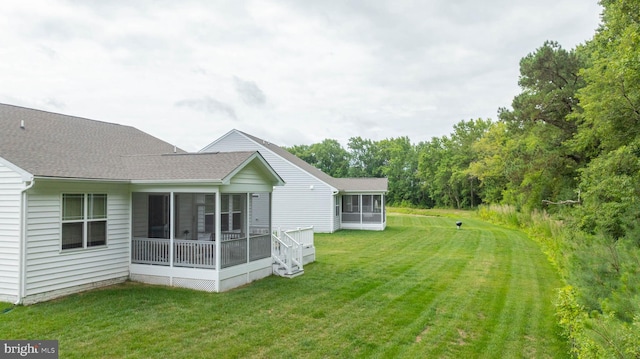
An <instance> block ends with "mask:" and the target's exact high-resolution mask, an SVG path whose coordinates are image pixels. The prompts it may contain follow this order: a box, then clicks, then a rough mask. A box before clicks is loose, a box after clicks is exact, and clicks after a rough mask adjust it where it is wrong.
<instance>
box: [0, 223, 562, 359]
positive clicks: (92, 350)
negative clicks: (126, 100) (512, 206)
mask: <svg viewBox="0 0 640 359" xmlns="http://www.w3.org/2000/svg"><path fill="white" fill-rule="evenodd" d="M420 214H427V216H425V215H418V214H390V215H389V226H388V228H387V230H386V231H383V232H362V231H341V232H338V233H335V234H323V235H316V246H317V261H316V262H315V263H314V264H311V265H308V266H306V267H305V274H304V275H303V276H300V277H297V278H294V279H284V278H278V277H270V278H266V279H264V280H260V281H257V282H254V283H252V284H250V285H248V286H246V287H243V288H239V289H236V290H233V291H231V292H227V293H221V294H208V293H202V292H197V291H191V290H184V289H175V288H165V287H156V286H148V285H142V284H136V283H125V284H123V285H118V286H114V287H109V288H106V289H101V290H94V291H91V292H86V293H82V294H77V295H72V296H69V297H66V298H63V299H60V300H56V301H52V302H48V303H40V304H37V305H33V306H28V307H16V308H14V309H13V310H10V311H7V312H6V313H4V314H0V333H1V334H0V338H2V339H58V340H59V342H60V357H61V358H150V357H164V358H185V357H188V358H210V357H221V358H237V357H243V358H267V357H269V358H272V357H277V358H331V357H334V358H343V357H366V358H369V357H379V358H431V357H438V358H459V357H474V358H497V357H501V358H507V357H511V358H513V357H536V358H545V357H547V358H559V357H566V356H567V353H568V350H569V348H568V346H567V344H566V343H565V342H563V340H562V339H561V337H560V335H559V328H558V327H557V326H556V324H555V320H554V314H553V313H554V309H553V306H552V298H553V297H554V296H555V293H556V288H558V287H560V286H561V282H560V280H559V278H558V275H557V274H556V272H555V271H554V269H553V268H552V266H551V265H550V264H549V262H548V261H547V260H546V258H545V256H544V255H543V254H542V253H541V251H540V250H539V249H538V247H537V245H536V244H535V243H533V242H532V241H530V240H529V239H528V238H526V236H525V235H523V234H522V233H521V232H518V231H515V230H511V229H506V228H504V227H497V226H493V225H489V224H487V223H486V222H482V221H479V220H476V219H473V218H472V217H470V214H469V213H468V212H466V213H461V212H446V213H445V212H443V213H438V214H434V213H433V212H421V213H420ZM451 216H453V217H455V218H462V217H464V220H463V222H464V224H463V226H462V229H460V230H457V229H456V226H455V219H454V218H452V217H451ZM7 307H8V306H5V307H1V306H0V309H4V308H7Z"/></svg>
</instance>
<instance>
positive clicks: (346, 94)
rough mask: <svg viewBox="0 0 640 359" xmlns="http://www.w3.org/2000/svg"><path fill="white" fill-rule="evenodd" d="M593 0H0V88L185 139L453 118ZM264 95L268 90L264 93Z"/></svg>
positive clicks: (444, 126)
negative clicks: (0, 8)
mask: <svg viewBox="0 0 640 359" xmlns="http://www.w3.org/2000/svg"><path fill="white" fill-rule="evenodd" d="M599 11H600V8H599V6H598V5H597V3H596V1H595V0H593V1H591V2H587V1H584V0H527V1H517V2H513V1H507V0H492V1H485V2H478V1H471V0H465V1H448V0H432V1H422V2H414V1H403V0H379V1H367V2H356V1H312V2H307V1H305V2H301V1H293V0H282V1H257V0H254V1H252V0H248V1H237V2H236V1H233V2H211V1H198V0H186V1H180V2H173V1H146V0H140V1H135V2H130V1H129V2H119V1H116V2H114V1H98V0H95V1H85V0H82V1H79V0H69V1H65V0H57V1H45V0H9V1H7V2H3V11H2V12H1V13H0V43H2V44H3V46H2V47H1V48H0V57H1V58H2V61H0V83H2V87H0V101H2V102H8V103H12V104H17V105H23V106H31V107H36V108H41V109H45V110H51V111H58V112H60V111H64V113H68V114H71V115H77V116H83V117H88V118H93V119H98V120H103V121H111V122H117V123H122V124H127V125H132V126H135V127H138V128H140V129H141V130H143V131H147V132H149V133H151V134H153V135H155V136H157V137H159V138H162V139H165V140H167V141H169V142H172V143H175V144H177V145H178V146H181V147H184V148H185V149H188V150H198V149H199V148H200V147H203V146H204V145H206V144H208V143H209V142H211V141H212V140H214V139H215V138H217V137H218V136H220V135H222V134H224V133H226V132H228V131H229V130H230V129H231V128H233V127H237V128H239V129H241V130H244V131H247V132H249V133H253V134H255V135H257V136H259V137H264V138H265V139H267V140H270V141H272V142H274V143H278V144H281V145H287V146H290V145H293V144H301V143H307V144H309V143H313V142H320V141H321V140H322V139H324V138H334V139H338V140H339V141H340V142H342V143H343V144H346V142H347V140H348V138H350V137H355V136H361V137H363V138H370V139H373V140H378V139H383V138H386V137H397V136H409V137H410V138H411V139H412V141H414V142H418V141H423V140H429V139H430V138H431V137H433V136H442V135H447V134H449V133H450V132H451V131H452V129H453V125H454V124H455V123H457V122H459V121H460V120H468V119H470V118H478V117H482V118H487V117H491V118H495V116H496V112H497V109H498V108H499V107H504V106H509V105H510V103H511V99H512V98H513V96H515V95H516V94H517V93H518V91H519V89H518V88H517V80H518V62H519V60H520V59H521V58H522V57H524V56H525V55H526V54H527V53H529V52H532V51H534V50H535V49H536V48H537V47H539V46H541V45H542V43H543V42H544V41H545V40H558V41H559V42H560V43H561V44H562V45H563V46H564V47H565V48H572V47H574V46H575V45H576V44H578V43H581V42H584V41H585V40H588V39H589V38H591V37H592V36H593V34H594V32H595V29H596V27H597V25H598V13H599ZM267 95H268V96H267Z"/></svg>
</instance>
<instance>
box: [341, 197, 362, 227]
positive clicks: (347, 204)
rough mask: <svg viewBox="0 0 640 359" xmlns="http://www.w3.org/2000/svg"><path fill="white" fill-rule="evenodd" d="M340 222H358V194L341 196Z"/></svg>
mask: <svg viewBox="0 0 640 359" xmlns="http://www.w3.org/2000/svg"><path fill="white" fill-rule="evenodd" d="M342 222H345V223H348V222H355V223H359V222H360V196H359V195H344V196H342Z"/></svg>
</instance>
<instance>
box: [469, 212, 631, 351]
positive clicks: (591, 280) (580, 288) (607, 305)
mask: <svg viewBox="0 0 640 359" xmlns="http://www.w3.org/2000/svg"><path fill="white" fill-rule="evenodd" d="M478 213H479V215H480V217H481V218H483V219H485V220H488V221H490V222H493V223H501V224H505V225H508V226H511V227H515V228H520V229H522V230H524V231H526V232H527V233H528V234H529V236H530V237H531V238H532V239H534V240H535V241H536V242H537V243H539V245H540V247H541V249H542V251H543V252H544V253H545V254H546V255H547V258H548V259H549V261H550V262H551V263H552V264H553V265H554V266H555V267H556V268H557V270H558V272H559V273H560V274H561V276H562V278H563V281H564V282H565V287H564V288H562V289H561V290H560V291H559V292H558V296H557V298H556V317H557V320H558V323H559V324H560V325H561V326H562V327H563V330H564V334H565V336H566V337H567V339H568V340H569V341H570V343H571V345H572V353H573V354H574V355H575V356H576V357H580V358H640V330H639V329H640V279H639V278H640V259H639V258H640V249H639V248H638V246H637V245H635V246H634V244H633V243H634V241H633V240H632V241H608V240H606V239H605V238H604V237H602V236H598V235H590V234H587V233H583V232H581V231H580V230H578V229H577V228H576V226H574V225H573V221H572V220H571V218H568V219H565V220H561V219H558V218H554V217H552V216H550V215H549V214H548V213H546V212H544V211H538V210H535V211H533V212H530V213H522V212H519V211H517V210H516V208H515V207H513V206H506V205H491V206H481V207H480V208H479V209H478Z"/></svg>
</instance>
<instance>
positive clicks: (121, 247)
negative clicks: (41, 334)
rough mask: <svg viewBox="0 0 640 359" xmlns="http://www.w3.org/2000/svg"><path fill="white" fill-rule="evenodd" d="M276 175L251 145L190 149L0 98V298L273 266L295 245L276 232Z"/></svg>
mask: <svg viewBox="0 0 640 359" xmlns="http://www.w3.org/2000/svg"><path fill="white" fill-rule="evenodd" d="M283 184H284V181H283V180H282V178H281V177H280V176H279V175H278V173H277V172H276V171H274V169H273V168H272V167H271V166H270V165H269V164H268V162H267V161H266V160H265V159H264V158H263V157H262V155H260V153H258V152H256V151H244V152H232V153H186V152H185V151H182V150H180V149H179V148H176V147H174V146H173V145H171V144H169V143H166V142H164V141H161V140H159V139H157V138H155V137H153V136H151V135H149V134H146V133H144V132H142V131H139V130H137V129H135V128H133V127H129V126H122V125H117V124H113V123H106V122H100V121H93V120H88V119H84V118H78V117H72V116H66V115H60V114H55V113H50V112H45V111H39V110H33V109H27V108H22V107H17V106H11V105H4V104H0V301H8V302H14V303H24V304H29V303H34V302H38V301H42V300H47V299H50V298H54V297H58V296H61V295H65V294H68V293H72V292H78V291H82V290H86V289H89V288H93V287H97V286H103V285H108V284H112V283H117V282H121V281H124V280H126V279H128V278H130V279H132V280H138V281H143V282H149V283H157V284H166V285H173V286H182V287H188V288H194V289H201V290H207V291H224V290H228V289H230V288H234V287H237V286H240V285H243V284H245V283H249V282H251V281H253V280H256V279H259V278H262V277H265V276H268V275H271V274H272V273H273V270H274V268H273V263H274V259H273V258H272V253H273V252H275V251H283V250H284V249H286V250H289V251H291V250H290V247H289V245H288V244H287V243H284V242H283V243H280V242H272V238H271V233H272V223H271V208H272V207H271V205H270V203H271V196H272V195H271V193H272V191H273V188H274V186H281V185H283ZM272 248H276V250H274V249H272ZM292 261H293V260H292V259H290V260H289V261H287V260H286V259H278V260H277V261H276V262H277V263H278V264H279V265H286V264H287V263H288V264H289V265H290V264H291V263H292ZM295 262H296V263H297V262H301V260H296V261H295ZM283 263H284V264H283ZM301 267H302V264H300V268H301ZM290 269H291V268H289V270H290Z"/></svg>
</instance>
